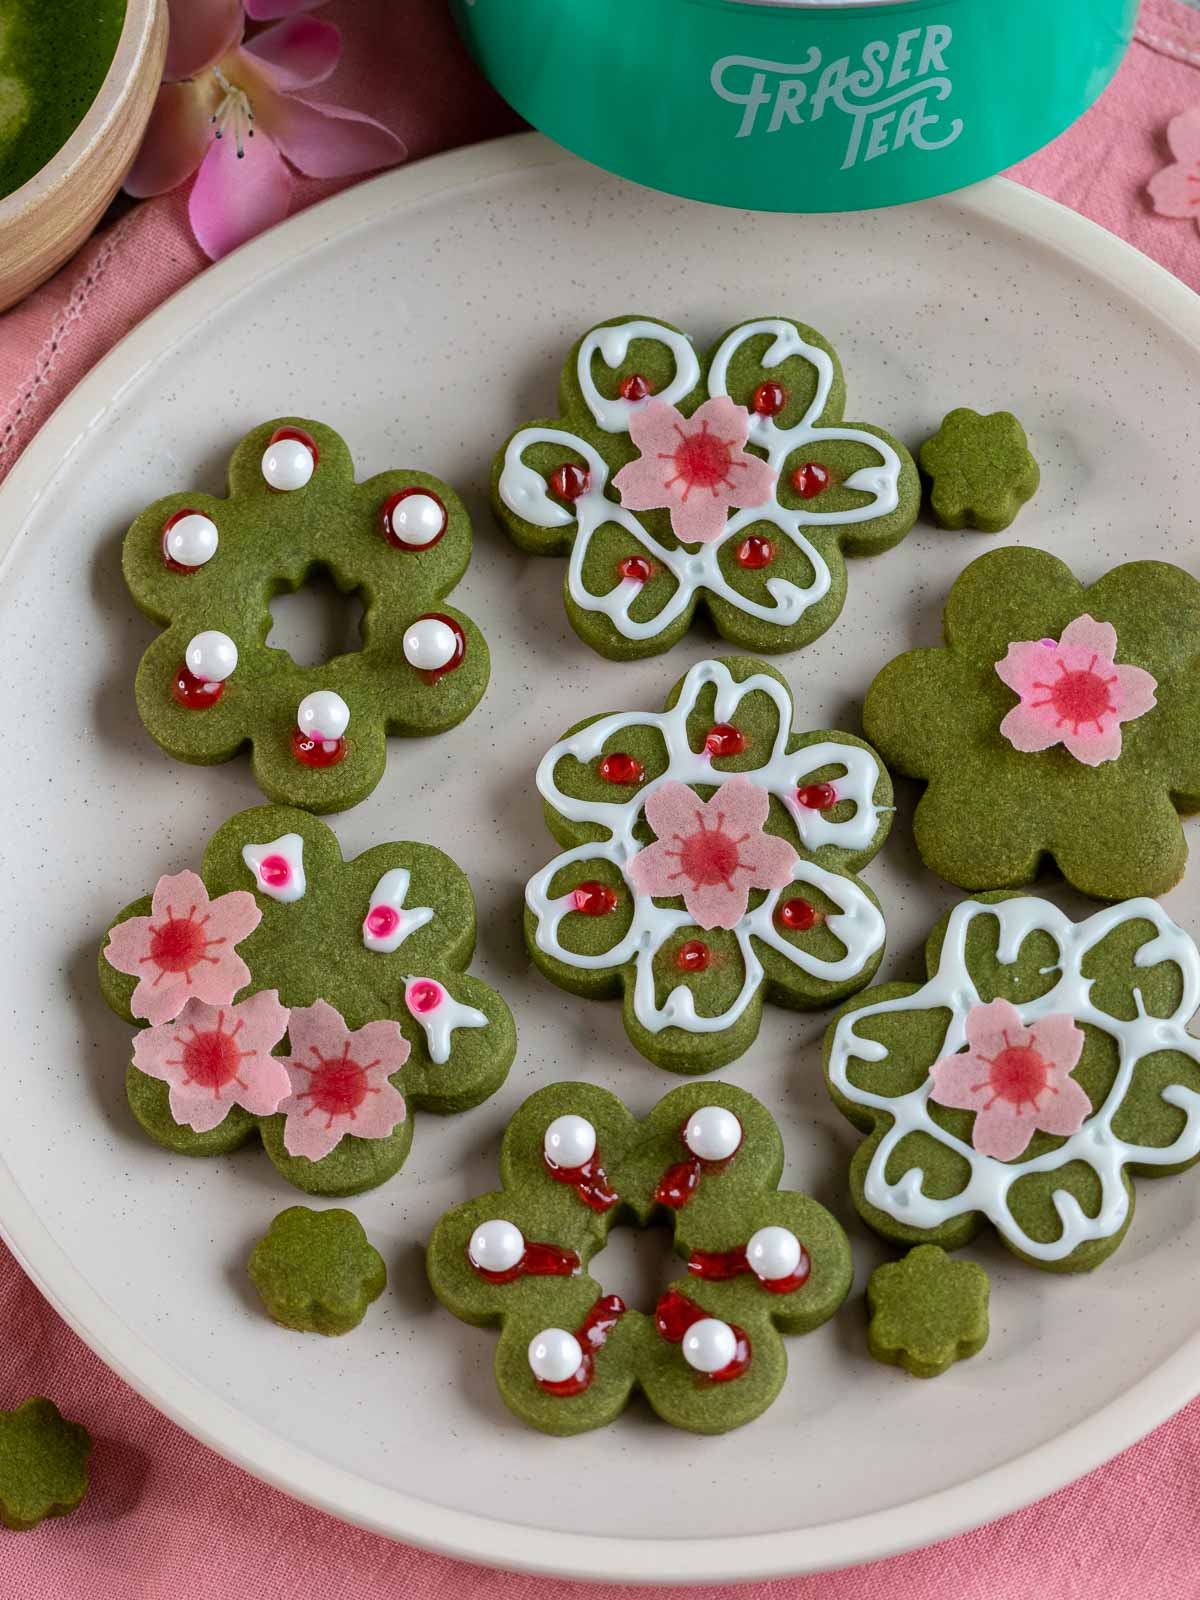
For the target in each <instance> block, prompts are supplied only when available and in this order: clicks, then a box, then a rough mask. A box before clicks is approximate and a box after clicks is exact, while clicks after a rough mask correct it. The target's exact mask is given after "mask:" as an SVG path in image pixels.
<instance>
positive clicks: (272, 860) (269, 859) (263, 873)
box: [258, 856, 292, 889]
mask: <svg viewBox="0 0 1200 1600" xmlns="http://www.w3.org/2000/svg"><path fill="white" fill-rule="evenodd" d="M258 876H259V878H260V879H261V880H262V882H263V883H266V884H269V885H270V886H271V888H272V889H282V888H283V886H284V884H285V883H289V882H290V881H291V877H292V868H291V863H290V862H289V861H288V859H287V857H286V856H264V857H263V858H262V860H261V861H260V862H259V864H258Z"/></svg>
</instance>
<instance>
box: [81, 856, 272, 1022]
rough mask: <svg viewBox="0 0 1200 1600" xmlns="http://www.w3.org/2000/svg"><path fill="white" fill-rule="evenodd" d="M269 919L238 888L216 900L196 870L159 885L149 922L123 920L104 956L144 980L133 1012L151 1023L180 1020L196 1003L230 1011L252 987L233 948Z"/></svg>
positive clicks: (112, 933)
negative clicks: (184, 1010) (232, 1003)
mask: <svg viewBox="0 0 1200 1600" xmlns="http://www.w3.org/2000/svg"><path fill="white" fill-rule="evenodd" d="M261 920H262V912H261V911H260V910H259V909H258V905H257V903H256V901H255V899H254V896H253V895H252V894H249V893H248V892H247V891H246V890H244V889H234V890H233V891H232V892H231V893H229V894H223V895H220V896H218V898H217V899H216V900H210V899H209V897H208V890H207V889H206V888H205V887H204V884H203V882H202V881H201V880H200V878H199V877H198V876H197V875H196V873H194V872H177V873H176V874H175V875H174V876H173V877H164V878H160V879H159V880H158V883H157V885H156V886H155V890H154V899H153V902H152V911H151V914H150V916H148V917H130V918H129V919H128V920H127V921H125V922H118V923H117V925H116V927H115V928H113V929H112V930H111V931H110V933H109V935H108V943H107V944H106V945H105V947H104V958H105V960H106V961H107V962H108V964H109V966H110V967H115V968H116V970H117V971H118V972H127V973H129V975H130V976H131V977H135V978H136V979H137V980H138V984H137V988H136V989H135V990H134V991H133V998H132V999H131V1000H130V1002H129V1008H130V1010H131V1011H132V1012H133V1014H134V1016H135V1017H144V1018H145V1019H146V1021H147V1022H151V1023H160V1022H167V1021H169V1020H170V1019H171V1018H172V1017H177V1016H178V1015H179V1012H180V1010H181V1008H182V1007H183V1006H184V1005H185V1004H186V1002H187V1001H188V1000H190V999H193V998H194V999H197V1000H203V1001H205V1002H206V1003H207V1004H208V1005H212V1006H225V1005H228V1004H229V1003H230V1001H231V1000H232V999H233V997H234V996H235V995H236V994H237V992H238V990H239V989H241V988H243V987H244V986H245V985H246V984H247V983H249V982H250V969H249V967H247V965H246V963H245V962H244V961H243V960H242V958H241V956H239V955H238V954H237V952H236V950H235V949H234V946H235V945H236V944H237V943H238V942H239V941H240V940H242V939H244V938H245V937H246V935H247V934H249V933H253V932H254V930H255V928H257V927H258V924H259V922H260V921H261Z"/></svg>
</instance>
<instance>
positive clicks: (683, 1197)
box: [654, 1122, 744, 1211]
mask: <svg viewBox="0 0 1200 1600" xmlns="http://www.w3.org/2000/svg"><path fill="white" fill-rule="evenodd" d="M686 1127H687V1123H686V1122H685V1123H684V1125H683V1127H682V1128H680V1130H679V1137H680V1138H681V1139H682V1138H683V1133H684V1129H685V1128H686ZM743 1137H744V1135H743ZM741 1148H742V1141H741V1139H739V1140H738V1147H737V1150H735V1151H734V1152H733V1155H728V1156H726V1157H725V1159H724V1160H723V1161H701V1159H700V1157H699V1156H694V1155H691V1154H689V1155H687V1156H685V1158H684V1159H683V1160H682V1161H677V1162H676V1163H675V1164H674V1166H670V1167H668V1168H667V1170H666V1171H665V1172H664V1173H663V1175H662V1177H661V1178H660V1179H659V1180H658V1187H657V1188H656V1189H655V1191H654V1199H655V1203H656V1204H657V1205H660V1206H666V1207H667V1209H668V1210H670V1211H679V1210H681V1209H682V1207H684V1206H685V1205H687V1203H688V1201H689V1200H690V1199H691V1198H692V1196H693V1195H694V1194H695V1192H696V1190H697V1188H698V1187H699V1184H700V1179H701V1178H703V1177H716V1176H718V1174H720V1173H722V1172H724V1171H725V1168H726V1167H727V1166H728V1165H729V1163H730V1162H731V1161H732V1160H733V1156H736V1155H737V1153H738V1150H740V1149H741Z"/></svg>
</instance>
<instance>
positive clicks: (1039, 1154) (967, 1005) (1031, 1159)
mask: <svg viewBox="0 0 1200 1600" xmlns="http://www.w3.org/2000/svg"><path fill="white" fill-rule="evenodd" d="M926 965H927V970H928V974H929V976H928V978H927V980H926V982H925V983H923V984H915V983H888V984H884V985H883V986H882V987H881V988H877V989H869V990H867V991H866V993H865V994H861V995H857V996H856V997H855V998H854V999H853V1000H850V1001H848V1002H847V1003H846V1005H844V1006H843V1007H842V1009H841V1011H840V1012H839V1014H838V1016H837V1017H836V1018H835V1019H834V1021H833V1022H832V1023H831V1025H830V1027H829V1030H828V1032H827V1034H826V1038H825V1061H826V1075H827V1079H828V1083H829V1088H830V1092H831V1094H832V1095H833V1098H834V1101H835V1102H836V1104H837V1105H838V1107H839V1109H840V1110H841V1111H843V1112H844V1113H845V1115H846V1116H847V1117H848V1118H849V1119H850V1121H851V1122H852V1123H853V1124H854V1125H855V1127H856V1128H860V1129H861V1130H862V1131H863V1132H864V1133H865V1134H867V1135H868V1137H867V1139H866V1140H865V1142H864V1143H863V1144H862V1146H861V1147H860V1148H859V1150H858V1151H857V1152H856V1154H855V1156H854V1160H853V1162H852V1163H851V1167H850V1187H851V1192H852V1193H853V1196H854V1203H855V1205H856V1206H857V1207H858V1210H859V1212H860V1213H861V1215H862V1217H863V1219H864V1221H866V1222H867V1223H868V1224H869V1225H870V1226H871V1227H872V1228H874V1229H875V1231H876V1232H877V1233H880V1234H882V1235H883V1236H884V1238H886V1239H889V1240H891V1241H892V1242H893V1243H895V1244H899V1245H913V1244H921V1243H929V1244H936V1245H941V1246H943V1247H944V1248H945V1249H947V1250H955V1249H958V1248H959V1246H961V1245H963V1244H966V1243H967V1241H968V1240H969V1239H971V1238H972V1237H973V1236H974V1235H975V1234H976V1233H977V1232H978V1230H979V1229H980V1228H981V1227H982V1226H984V1224H985V1223H987V1222H991V1223H992V1224H993V1225H994V1226H995V1228H996V1230H997V1232H998V1233H999V1234H1000V1237H1001V1239H1002V1240H1003V1242H1004V1243H1005V1244H1006V1245H1007V1246H1008V1248H1009V1249H1010V1250H1011V1251H1012V1252H1013V1253H1014V1254H1015V1255H1017V1256H1020V1257H1021V1258H1022V1259H1023V1260H1025V1261H1028V1262H1030V1263H1031V1264H1032V1265H1033V1266H1036V1267H1044V1268H1046V1269H1048V1270H1051V1271H1060V1272H1079V1271H1084V1270H1086V1269H1088V1268H1091V1267H1095V1266H1098V1265H1099V1263H1100V1262H1102V1261H1104V1260H1105V1259H1106V1258H1107V1257H1108V1256H1109V1255H1111V1254H1112V1252H1113V1251H1114V1250H1115V1249H1116V1248H1117V1246H1118V1245H1119V1244H1120V1242H1121V1240H1122V1238H1123V1237H1124V1235H1125V1231H1126V1229H1127V1228H1128V1227H1129V1224H1130V1222H1131V1221H1132V1219H1133V1202H1134V1192H1133V1177H1134V1175H1135V1174H1140V1175H1142V1176H1144V1177H1157V1176H1160V1175H1164V1174H1167V1173H1174V1172H1180V1171H1182V1170H1183V1169H1184V1168H1185V1167H1189V1166H1191V1165H1192V1163H1193V1162H1194V1161H1196V1160H1197V1158H1198V1157H1200V1041H1198V1040H1196V1039H1194V1038H1193V1037H1192V1036H1191V1035H1190V1034H1189V1033H1188V1032H1187V1031H1186V1030H1187V1024H1188V1022H1189V1021H1190V1019H1191V1018H1192V1016H1193V1015H1194V1013H1195V1011H1196V1009H1197V1006H1198V1005H1200V951H1197V949H1196V945H1195V944H1194V942H1193V941H1192V939H1191V938H1190V937H1189V935H1188V934H1186V933H1185V932H1184V931H1183V929H1182V928H1178V927H1176V925H1175V924H1174V923H1173V922H1172V921H1171V920H1170V918H1169V917H1168V916H1167V915H1166V913H1165V912H1164V911H1163V909H1162V907H1161V906H1160V905H1159V904H1158V902H1157V901H1155V900H1149V899H1143V900H1132V901H1128V902H1127V903H1125V904H1124V905H1119V906H1108V907H1106V908H1105V909H1104V910H1102V911H1097V912H1096V913H1095V914H1094V915H1093V916H1090V917H1088V918H1087V919H1086V921H1083V922H1078V923H1076V922H1072V921H1071V919H1070V918H1069V917H1067V916H1064V914H1063V913H1062V912H1061V911H1059V910H1058V909H1057V908H1056V907H1054V906H1052V905H1050V904H1049V903H1048V902H1047V901H1045V900H1039V899H1035V898H1034V897H1033V896H1029V895H1006V894H993V895H984V896H981V897H980V898H979V899H977V900H964V901H962V902H961V903H960V904H959V905H957V906H956V907H955V908H954V910H953V911H951V912H950V913H949V914H948V915H947V916H945V917H943V918H942V920H941V921H940V922H939V923H938V924H937V926H936V927H935V928H934V930H933V933H932V934H931V936H930V939H929V943H928V945H927V947H926Z"/></svg>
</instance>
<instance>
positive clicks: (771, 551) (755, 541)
mask: <svg viewBox="0 0 1200 1600" xmlns="http://www.w3.org/2000/svg"><path fill="white" fill-rule="evenodd" d="M774 559H775V546H774V545H773V544H772V543H771V541H770V539H760V538H759V536H758V534H756V533H752V534H751V535H750V536H749V538H747V539H743V540H742V542H741V544H740V545H738V547H737V564H738V566H739V567H745V568H746V569H747V571H750V572H757V571H758V569H759V568H760V567H769V566H770V565H771V563H772V561H774Z"/></svg>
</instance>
